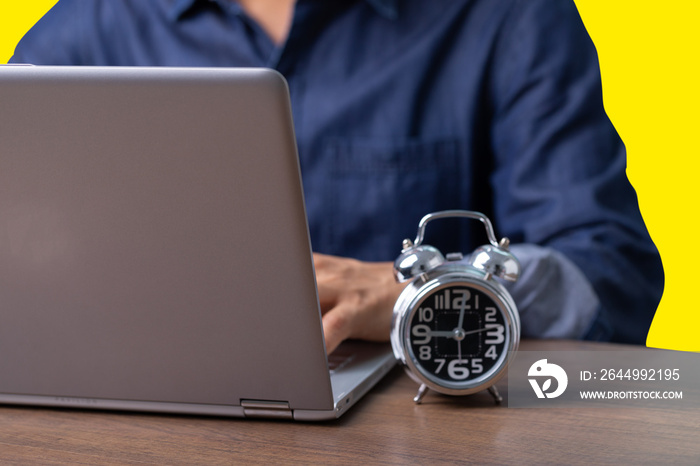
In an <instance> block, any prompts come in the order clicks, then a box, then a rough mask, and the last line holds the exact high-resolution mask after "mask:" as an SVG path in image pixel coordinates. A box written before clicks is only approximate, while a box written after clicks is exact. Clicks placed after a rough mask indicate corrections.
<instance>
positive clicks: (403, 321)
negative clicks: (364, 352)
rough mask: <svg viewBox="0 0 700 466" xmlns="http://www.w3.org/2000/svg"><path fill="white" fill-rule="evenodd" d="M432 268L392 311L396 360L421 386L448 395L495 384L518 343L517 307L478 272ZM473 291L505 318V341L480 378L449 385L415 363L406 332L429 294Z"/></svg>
mask: <svg viewBox="0 0 700 466" xmlns="http://www.w3.org/2000/svg"><path fill="white" fill-rule="evenodd" d="M440 268H441V267H438V268H436V269H433V270H432V271H431V272H429V273H426V274H422V275H421V276H418V277H416V278H415V279H414V280H413V281H412V282H411V283H410V284H409V285H408V286H407V287H406V288H405V289H404V291H403V293H402V294H401V296H400V297H399V299H398V300H397V302H396V306H395V308H394V322H392V338H391V341H392V346H393V348H394V354H395V355H396V356H397V359H399V360H400V361H401V363H402V364H403V365H404V368H405V370H406V372H407V373H408V375H409V376H410V377H411V378H412V379H413V380H415V381H416V382H418V383H420V384H425V385H426V386H428V387H429V388H431V389H433V390H435V391H437V392H440V393H444V394H447V395H469V394H472V393H476V392H479V391H482V390H485V389H487V388H488V387H490V386H492V385H494V384H495V383H496V382H497V381H498V380H500V379H501V378H502V377H503V376H504V375H505V374H506V372H507V369H508V365H509V363H510V361H511V360H512V358H513V355H514V353H515V351H517V348H518V346H519V343H520V319H519V315H518V310H517V307H516V306H515V303H514V302H513V299H512V297H511V296H510V294H509V293H508V292H507V291H506V290H505V288H503V286H502V285H501V284H500V283H498V282H496V281H494V280H493V279H492V278H490V279H488V280H487V279H486V274H485V273H483V272H482V271H480V270H476V269H475V270H469V269H466V270H465V269H464V268H463V266H462V267H458V268H456V269H455V267H454V266H448V267H445V268H446V269H447V270H439V269H440ZM460 283H462V284H464V285H465V286H466V287H471V288H475V289H477V290H479V291H481V292H484V293H485V294H487V295H488V296H489V297H490V298H491V299H492V300H493V301H494V303H495V304H496V305H497V308H498V309H499V311H500V312H501V314H502V315H503V317H504V320H505V323H506V326H507V327H508V328H507V333H508V342H507V344H506V345H504V349H503V351H502V354H501V355H500V356H499V360H498V361H497V363H496V364H495V365H494V367H493V368H492V369H490V370H489V371H488V372H487V373H486V374H484V375H483V376H481V377H479V378H476V379H472V380H470V381H464V382H451V381H448V380H445V379H442V378H438V377H433V376H432V375H431V374H427V373H426V371H425V370H424V369H423V367H422V365H421V364H420V363H418V362H416V361H415V359H416V358H415V355H413V351H412V349H411V348H410V344H409V338H408V335H407V333H406V332H407V330H408V327H409V324H410V322H411V320H412V318H413V316H414V315H415V313H416V312H417V310H418V307H419V304H420V303H421V302H423V301H424V300H425V299H426V298H427V297H428V295H429V294H432V293H434V292H437V291H439V290H441V289H444V288H446V287H448V286H459V284H460Z"/></svg>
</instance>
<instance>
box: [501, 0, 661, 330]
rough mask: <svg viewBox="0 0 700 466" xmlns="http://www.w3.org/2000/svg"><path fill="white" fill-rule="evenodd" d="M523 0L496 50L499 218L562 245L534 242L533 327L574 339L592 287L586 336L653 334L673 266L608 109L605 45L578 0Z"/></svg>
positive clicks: (530, 263)
mask: <svg viewBox="0 0 700 466" xmlns="http://www.w3.org/2000/svg"><path fill="white" fill-rule="evenodd" d="M514 5H515V6H514V8H513V9H512V11H511V12H510V13H509V15H508V17H507V18H508V19H507V20H506V21H505V23H504V25H503V28H502V30H503V34H502V35H501V37H500V39H499V41H498V43H497V45H496V50H495V51H494V55H493V56H494V64H493V80H492V82H493V88H492V93H491V96H490V98H491V99H492V100H491V102H492V108H493V119H492V126H491V128H492V134H491V138H492V147H493V150H494V160H495V167H494V171H493V176H492V178H491V183H492V186H493V191H494V217H495V223H496V224H497V225H498V229H499V231H500V232H501V233H502V234H504V235H506V236H508V237H509V238H510V239H511V242H512V244H516V243H529V244H537V245H539V246H542V247H544V248H547V249H549V250H551V255H550V254H545V253H544V250H543V251H539V252H538V251H536V250H531V249H525V250H524V251H527V252H526V253H525V257H524V260H523V262H525V264H524V268H525V276H524V280H523V282H522V283H521V284H520V285H518V286H517V289H516V294H518V295H520V296H521V299H523V300H524V301H523V303H524V305H523V304H521V306H520V307H521V311H522V313H523V321H524V323H523V327H524V329H525V330H526V331H527V332H530V331H532V332H533V333H534V334H537V333H539V332H542V333H541V335H542V336H545V335H551V336H574V335H575V333H576V332H579V331H581V329H582V328H583V327H582V326H585V325H584V324H585V323H586V321H587V320H588V319H589V315H590V314H591V309H590V305H589V304H584V303H582V302H579V299H578V298H575V296H578V295H584V296H588V297H589V298H586V300H587V301H588V300H589V299H590V302H591V303H593V302H596V300H597V303H596V310H595V312H594V313H595V316H594V317H593V322H589V324H590V325H589V326H588V328H587V330H585V331H584V333H585V337H586V338H589V339H596V340H611V339H612V340H616V341H620V342H630V343H644V341H645V339H646V335H647V332H648V330H649V326H650V324H651V321H652V318H653V316H654V312H655V310H656V306H657V305H658V302H659V300H660V298H661V293H662V291H663V269H662V266H661V262H660V258H659V256H658V252H657V250H656V247H655V246H654V244H653V243H652V241H651V239H650V237H649V235H648V232H647V230H646V227H645V225H644V222H643V219H642V217H641V214H640V211H639V206H638V203H637V197H636V193H635V191H634V189H633V188H632V186H631V185H630V183H629V181H628V179H627V176H626V152H625V147H624V145H623V144H622V141H621V140H620V138H619V136H618V134H617V133H616V131H615V129H614V128H613V126H612V124H611V122H610V121H609V119H608V117H607V115H606V114H605V111H604V108H603V100H602V88H601V80H600V71H599V67H598V59H597V55H596V51H595V48H594V46H593V44H592V42H591V40H590V37H589V36H588V34H587V32H586V30H585V28H584V27H583V23H582V22H581V19H580V17H579V15H578V12H577V10H576V7H575V5H574V3H573V1H561V0H527V1H524V0H523V1H516V2H514ZM572 266H573V267H572ZM577 271H580V273H578V272H577ZM565 274H570V275H571V277H572V278H570V279H567V278H566V277H564V275H565ZM574 277H577V278H574ZM584 277H585V280H584V279H583V278H584ZM538 282H542V283H538ZM586 282H588V284H589V285H590V289H587V286H588V285H586ZM526 289H530V292H527V293H525V290H526ZM568 292H571V293H572V296H569V297H567V296H565V294H566V293H568ZM523 293H524V294H523ZM550 299H551V300H553V301H552V303H550V304H548V306H551V307H550V309H549V311H547V312H545V311H544V310H543V308H544V307H545V303H549V301H548V300H550ZM538 309H539V310H538ZM552 313H559V314H560V316H559V317H558V318H555V316H553V314H552ZM548 322H549V323H548ZM574 322H576V323H574ZM565 328H566V330H565ZM555 329H558V330H556V332H555Z"/></svg>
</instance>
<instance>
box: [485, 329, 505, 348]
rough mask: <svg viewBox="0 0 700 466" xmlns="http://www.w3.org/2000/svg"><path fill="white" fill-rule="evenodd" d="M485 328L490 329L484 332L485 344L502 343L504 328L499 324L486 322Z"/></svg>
mask: <svg viewBox="0 0 700 466" xmlns="http://www.w3.org/2000/svg"><path fill="white" fill-rule="evenodd" d="M485 327H486V328H488V329H490V330H488V331H487V332H486V339H485V340H484V343H486V344H487V345H498V344H500V343H503V340H504V339H505V337H504V335H503V332H504V331H505V328H504V327H503V325H501V324H486V325H485Z"/></svg>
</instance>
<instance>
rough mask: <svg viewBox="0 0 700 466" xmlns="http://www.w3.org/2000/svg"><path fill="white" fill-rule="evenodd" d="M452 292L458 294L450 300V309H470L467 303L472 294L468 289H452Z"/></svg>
mask: <svg viewBox="0 0 700 466" xmlns="http://www.w3.org/2000/svg"><path fill="white" fill-rule="evenodd" d="M454 293H455V294H458V295H460V296H459V297H457V298H454V299H453V300H452V309H462V308H464V309H471V306H469V305H468V304H467V301H469V299H470V298H471V296H472V294H471V293H470V292H469V290H454Z"/></svg>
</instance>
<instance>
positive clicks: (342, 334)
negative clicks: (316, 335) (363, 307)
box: [323, 307, 352, 354]
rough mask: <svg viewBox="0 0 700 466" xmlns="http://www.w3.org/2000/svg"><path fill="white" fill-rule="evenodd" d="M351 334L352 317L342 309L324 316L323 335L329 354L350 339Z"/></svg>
mask: <svg viewBox="0 0 700 466" xmlns="http://www.w3.org/2000/svg"><path fill="white" fill-rule="evenodd" d="M351 333H352V331H351V318H350V315H349V313H348V312H347V311H346V310H344V309H343V308H342V307H335V308H333V309H331V310H330V311H328V312H326V313H325V314H324V315H323V335H324V337H325V340H326V352H327V353H328V354H330V353H332V352H333V350H335V349H336V348H337V347H338V346H339V345H340V344H341V343H342V342H343V341H344V340H346V339H347V338H348V337H350V334H351Z"/></svg>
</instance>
